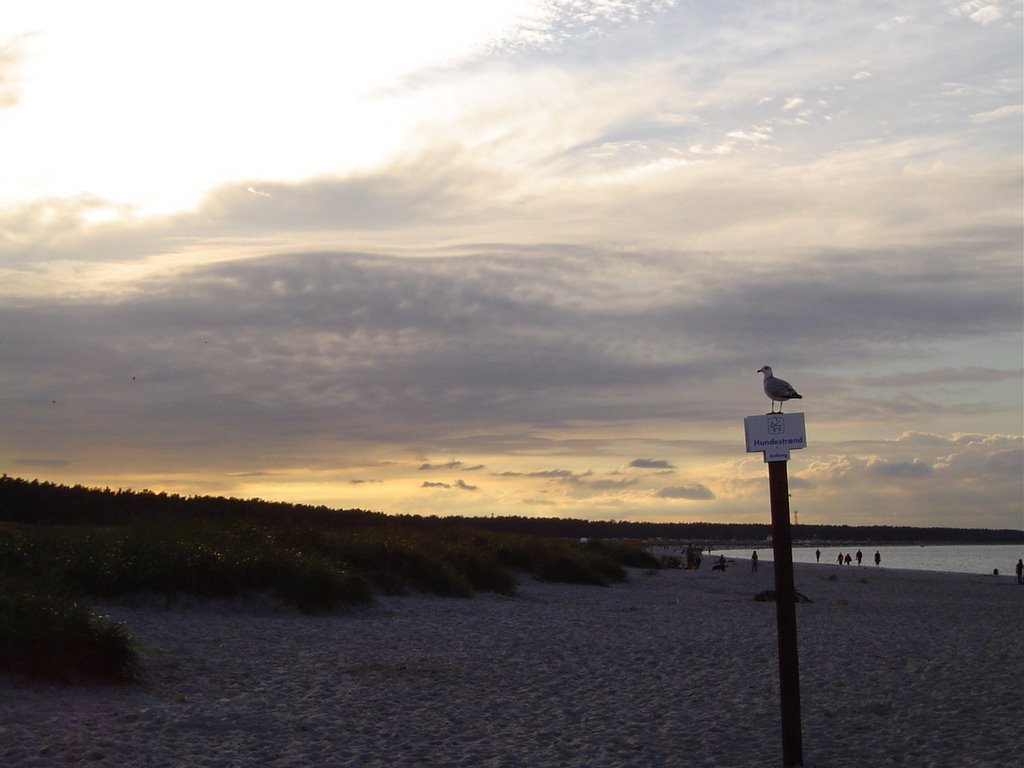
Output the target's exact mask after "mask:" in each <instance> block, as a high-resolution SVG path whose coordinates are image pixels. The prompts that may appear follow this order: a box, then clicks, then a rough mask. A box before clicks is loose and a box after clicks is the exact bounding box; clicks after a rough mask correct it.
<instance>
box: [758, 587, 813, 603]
mask: <svg viewBox="0 0 1024 768" xmlns="http://www.w3.org/2000/svg"><path fill="white" fill-rule="evenodd" d="M795 594H796V601H795V602H798V603H813V602H814V601H813V600H811V598H809V597H807V596H806V595H802V594H800V593H799V592H796V593H795ZM754 599H755V600H757V602H759V603H774V602H775V590H774V589H766V590H765V591H764V592H758V593H757V594H756V595H754Z"/></svg>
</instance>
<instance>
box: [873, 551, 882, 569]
mask: <svg viewBox="0 0 1024 768" xmlns="http://www.w3.org/2000/svg"><path fill="white" fill-rule="evenodd" d="M881 564H882V556H881V555H880V554H879V553H878V552H875V565H876V566H877V565H881Z"/></svg>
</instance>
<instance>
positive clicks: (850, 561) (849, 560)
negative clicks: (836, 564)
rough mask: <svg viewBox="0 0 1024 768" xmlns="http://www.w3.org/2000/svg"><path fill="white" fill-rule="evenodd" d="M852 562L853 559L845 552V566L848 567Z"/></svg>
mask: <svg viewBox="0 0 1024 768" xmlns="http://www.w3.org/2000/svg"><path fill="white" fill-rule="evenodd" d="M852 562H853V558H852V557H850V553H849V552H847V553H846V564H847V565H849V564H850V563H852Z"/></svg>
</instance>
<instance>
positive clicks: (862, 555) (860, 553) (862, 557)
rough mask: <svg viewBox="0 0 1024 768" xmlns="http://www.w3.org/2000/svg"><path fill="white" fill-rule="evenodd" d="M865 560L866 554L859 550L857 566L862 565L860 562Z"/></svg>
mask: <svg viewBox="0 0 1024 768" xmlns="http://www.w3.org/2000/svg"><path fill="white" fill-rule="evenodd" d="M863 559H864V553H863V552H861V551H860V550H859V549H858V550H857V565H860V561H861V560H863Z"/></svg>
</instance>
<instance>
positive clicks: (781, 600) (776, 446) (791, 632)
mask: <svg viewBox="0 0 1024 768" xmlns="http://www.w3.org/2000/svg"><path fill="white" fill-rule="evenodd" d="M743 430H744V432H745V433H746V438H747V451H748V452H749V453H753V452H761V453H763V454H764V460H765V463H767V464H768V490H769V494H770V497H771V507H772V550H773V553H774V556H775V568H774V570H775V615H776V619H777V622H778V635H779V698H780V699H781V703H782V765H783V767H784V768H791V766H797V765H803V764H804V757H803V736H802V734H801V726H800V665H799V659H798V656H797V642H796V587H795V586H794V584H793V539H792V533H791V530H790V525H789V476H788V474H787V471H786V462H787V461H789V452H790V451H791V450H793V449H797V448H805V447H806V446H807V434H806V430H805V429H804V415H803V414H802V413H786V414H782V413H772V414H768V415H766V416H747V417H746V418H745V419H744V420H743Z"/></svg>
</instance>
